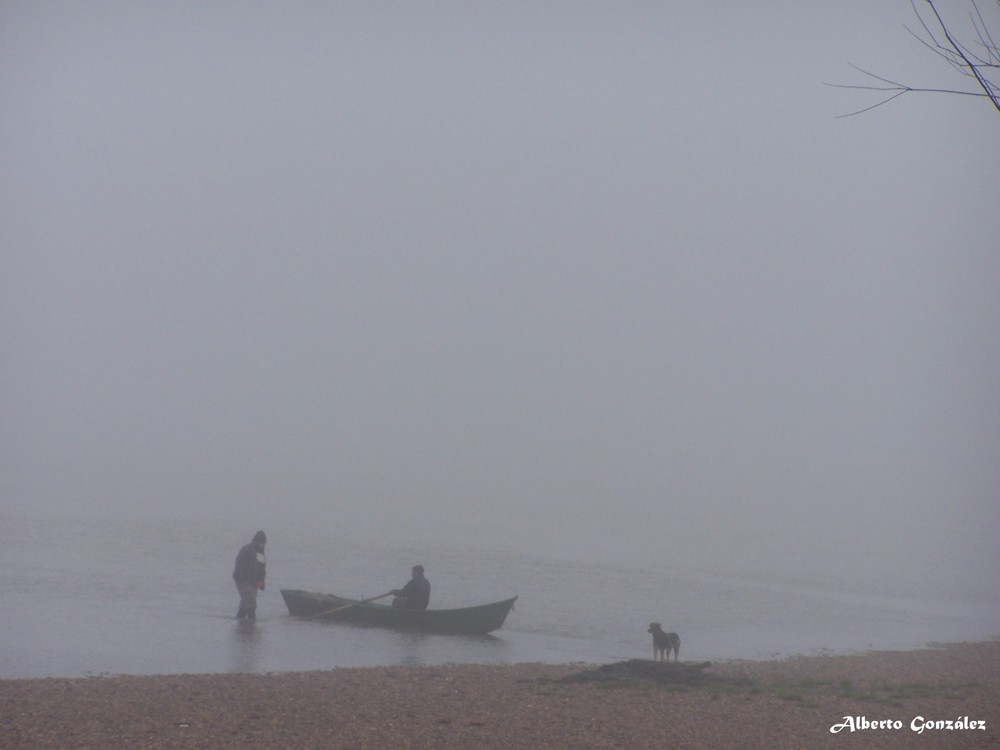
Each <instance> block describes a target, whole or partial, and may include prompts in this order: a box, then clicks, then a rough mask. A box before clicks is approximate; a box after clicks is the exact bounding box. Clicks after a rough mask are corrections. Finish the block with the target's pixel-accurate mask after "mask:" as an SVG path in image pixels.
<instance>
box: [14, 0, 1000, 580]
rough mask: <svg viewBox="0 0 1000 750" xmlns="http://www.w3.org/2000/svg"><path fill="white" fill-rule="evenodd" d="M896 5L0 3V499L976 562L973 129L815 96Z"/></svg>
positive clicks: (896, 71) (883, 562)
mask: <svg viewBox="0 0 1000 750" xmlns="http://www.w3.org/2000/svg"><path fill="white" fill-rule="evenodd" d="M685 6H686V7H685ZM941 6H942V8H943V9H944V10H946V11H948V12H950V13H951V14H952V15H953V16H956V15H957V16H959V17H961V16H963V15H964V14H965V12H966V11H965V7H966V6H965V5H964V4H963V3H958V2H944V1H943V2H942V3H941ZM985 10H986V11H988V12H989V13H990V14H991V17H992V19H993V21H994V22H996V21H997V16H998V15H1000V11H998V9H997V8H996V7H994V6H992V5H989V4H987V5H986V7H985ZM914 21H915V19H914V17H913V11H912V9H911V6H910V3H909V2H907V1H906V0H892V1H889V0H877V1H875V2H873V1H872V0H857V1H852V2H842V3H798V2H773V1H772V2H761V3H752V4H747V3H688V4H681V5H679V4H677V3H662V4H656V3H589V2H581V3H573V4H568V3H498V4H496V3H495V4H486V5H483V4H478V3H477V4H470V3H456V4H450V3H438V4H432V5H431V6H426V4H412V3H388V4H379V3H353V4H347V3H283V4H273V3H255V2H250V3H244V2H240V3H236V2H232V3H230V2H217V3H209V4H204V3H184V2H178V3H169V4H145V3H142V4H136V3H133V2H121V3H112V2H92V3H85V4H78V3H36V2H5V3H3V4H2V5H0V107H2V108H0V132H2V133H3V136H2V138H0V225H2V252H3V258H2V263H3V274H2V280H0V314H2V321H0V336H2V339H0V345H2V351H3V355H2V359H0V377H2V380H3V383H4V387H3V397H2V402H0V403H2V413H0V425H2V426H0V456H2V457H0V462H2V464H0V482H2V485H0V490H2V496H0V502H2V503H3V504H4V505H5V506H6V505H10V506H12V507H20V506H27V505H29V504H33V505H34V506H35V507H37V508H42V509H47V508H52V509H53V511H55V509H57V508H58V509H60V510H61V509H64V508H66V507H70V506H73V507H76V508H79V509H80V510H81V512H88V513H89V512H115V513H117V512H137V513H149V514H154V513H156V514H160V513H170V514H188V515H191V516H198V515H200V514H212V515H226V514H228V515H232V516H233V517H234V518H239V520H240V521H244V519H250V520H249V521H248V522H247V523H248V524H249V527H248V529H247V532H248V533H251V532H252V527H256V526H258V525H268V526H269V527H270V528H274V527H280V526H281V524H282V523H284V522H285V521H286V520H287V519H297V520H298V521H300V522H302V523H315V524H317V525H318V526H319V527H322V526H323V525H325V524H330V525H334V524H336V525H339V526H341V527H344V526H347V527H354V528H357V529H358V533H370V534H375V533H380V534H387V535H395V536H398V537H399V538H405V539H408V540H409V541H411V542H413V543H414V544H415V545H417V546H420V545H427V546H428V547H430V546H433V545H435V544H441V543H444V542H445V541H450V542H461V543H465V544H473V545H482V546H484V547H503V546H509V547H510V548H512V549H514V550H528V549H542V550H546V551H549V552H552V553H555V554H560V555H575V554H581V553H582V551H583V550H589V552H588V553H587V554H590V555H592V556H598V555H601V556H607V557H608V558H609V559H639V560H642V561H646V562H656V563H662V564H664V565H670V564H691V565H699V566H700V565H711V566H721V567H723V568H725V567H730V568H739V569H747V570H752V569H768V568H771V569H775V570H777V569H782V570H794V569H797V568H808V569H815V570H819V571H826V572H829V573H830V574H831V575H839V574H840V573H841V572H842V571H845V570H850V571H854V572H857V573H859V574H863V575H868V574H870V575H882V574H894V573H898V572H907V573H909V574H912V575H914V576H916V577H921V576H924V575H925V574H929V573H932V574H933V581H934V582H936V583H938V584H942V583H943V584H948V583H951V582H958V581H963V582H965V583H968V581H969V580H972V579H975V580H977V581H979V580H981V581H985V580H992V578H993V577H995V576H994V575H993V574H994V573H995V572H996V570H997V569H998V565H997V563H998V552H997V545H996V539H997V538H998V536H1000V503H998V488H1000V378H998V377H997V373H998V370H1000V345H998V344H1000V307H998V305H997V299H998V292H1000V242H998V237H1000V210H998V207H1000V179H998V170H997V167H998V164H1000V118H998V117H997V115H996V113H995V112H994V111H991V110H990V108H989V107H988V106H987V104H985V103H983V102H982V101H974V100H969V99H966V98H961V97H944V96H938V97H935V96H931V95H927V96H922V95H911V96H907V97H903V98H902V99H899V100H897V101H895V102H893V103H892V104H890V105H888V106H886V107H882V108H879V109H877V110H875V111H873V112H871V113H868V114H865V115H862V116H859V117H852V118H846V119H836V116H837V115H839V114H843V113H846V112H850V111H852V110H856V109H859V108H860V107H862V106H866V105H867V104H871V103H874V101H876V99H874V98H872V97H870V96H868V95H865V93H864V92H860V91H844V90H840V89H835V88H830V87H828V86H824V85H823V83H824V82H835V83H866V82H867V81H866V80H865V79H863V78H862V77H861V76H860V75H859V74H858V73H856V72H855V71H853V70H852V69H851V68H850V66H849V63H855V64H857V65H860V66H862V67H865V68H867V69H869V70H873V71H875V72H878V73H880V74H883V75H886V76H888V77H890V78H892V77H895V78H897V79H903V80H904V81H905V82H908V83H913V84H928V85H939V84H940V85H953V86H954V85H959V84H961V83H962V82H961V81H960V80H958V79H957V78H956V77H955V76H954V74H952V73H951V71H949V70H948V69H947V68H946V67H944V66H943V64H942V63H941V62H940V61H939V60H937V58H935V57H934V55H933V54H931V53H930V52H928V51H927V50H926V49H924V48H922V47H921V46H920V45H919V44H918V43H917V42H916V41H915V40H914V39H913V38H912V37H911V36H910V35H909V34H908V32H907V31H906V29H905V28H904V24H909V25H911V26H913V25H915V24H914ZM998 27H1000V24H995V25H994V27H993V28H994V29H997V28H998ZM258 519H259V522H258ZM929 580H930V579H929Z"/></svg>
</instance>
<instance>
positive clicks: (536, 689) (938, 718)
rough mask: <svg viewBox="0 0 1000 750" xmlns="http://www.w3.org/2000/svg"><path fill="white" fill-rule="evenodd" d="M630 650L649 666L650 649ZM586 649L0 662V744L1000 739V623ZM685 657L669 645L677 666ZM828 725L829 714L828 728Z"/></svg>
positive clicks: (917, 743) (813, 743)
mask: <svg viewBox="0 0 1000 750" xmlns="http://www.w3.org/2000/svg"><path fill="white" fill-rule="evenodd" d="M633 661H636V662H641V665H640V666H642V667H643V669H647V670H648V669H650V667H649V665H650V664H653V663H652V662H648V661H644V660H633ZM594 666H595V665H586V664H539V663H524V664H511V665H477V664H455V665H447V666H421V667H338V668H335V669H332V670H326V671H313V672H281V673H264V674H185V675H139V676H129V675H118V676H101V677H76V678H59V677H43V678H29V679H0V746H2V747H4V748H84V747H88V748H95V747H96V748H103V747H122V748H133V747H135V748H140V747H141V748H185V747H212V748H223V749H224V748H230V747H231V748H258V747H259V748H269V749H271V750H273V748H274V747H301V748H339V747H345V748H347V747H350V748H369V747H370V748H383V749H385V750H390V749H393V748H431V747H434V748H467V749H470V748H487V749H491V748H521V747H523V748H535V747H549V748H608V747H623V748H633V747H634V748H660V747H662V748H667V747H670V748H697V747H715V748H737V747H739V748H744V747H761V748H764V747H768V748H774V747H787V748H799V747H801V748H806V747H808V748H824V747H829V748H843V747H845V746H846V747H880V748H881V747H921V748H926V747H953V748H959V747H960V748H963V750H964V748H969V747H995V746H996V745H997V744H1000V640H992V641H983V642H974V643H954V644H930V645H929V646H928V648H926V649H919V650H912V651H869V652H863V653H857V654H841V655H821V656H792V657H787V658H783V659H780V660H772V661H747V660H734V661H726V662H717V663H713V664H711V665H710V666H707V665H693V666H695V667H697V668H698V669H699V670H703V674H704V675H705V676H706V678H707V679H706V681H705V682H704V683H698V684H677V683H672V682H671V681H670V680H668V681H667V682H666V683H654V682H650V681H647V680H643V679H607V680H597V681H595V680H588V679H581V674H582V673H585V672H587V671H588V670H589V671H593V668H594ZM654 666H655V665H654ZM691 666H692V665H690V664H689V663H687V662H682V663H681V665H680V667H679V668H678V669H680V668H687V667H691ZM657 669H659V670H660V672H663V669H662V665H660V667H657ZM668 669H673V668H668ZM682 671H683V669H682ZM566 678H570V679H569V680H567V679H566ZM671 679H672V678H671ZM918 720H919V721H918ZM915 721H918V723H919V727H918V728H919V729H920V731H917V728H914V726H913V722H915ZM956 721H957V722H958V723H959V724H961V722H962V721H964V722H965V724H963V725H961V726H959V725H958V724H956ZM920 722H922V723H920ZM928 722H930V724H929V725H928ZM936 722H940V723H941V724H942V726H940V727H939V726H938V724H937V723H936ZM947 722H951V727H950V728H946V727H945V726H944V724H945V723H947ZM978 722H984V723H985V729H979V728H978ZM872 724H874V726H872ZM836 725H840V726H841V729H840V730H838V731H836V732H834V731H831V728H832V727H834V726H836ZM845 743H846V744H845Z"/></svg>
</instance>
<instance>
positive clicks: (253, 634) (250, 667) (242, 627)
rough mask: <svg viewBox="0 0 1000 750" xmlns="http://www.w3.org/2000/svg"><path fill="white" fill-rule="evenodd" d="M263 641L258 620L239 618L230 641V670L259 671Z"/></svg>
mask: <svg viewBox="0 0 1000 750" xmlns="http://www.w3.org/2000/svg"><path fill="white" fill-rule="evenodd" d="M262 642H263V637H262V630H261V628H258V627H257V623H256V622H254V621H253V620H238V621H237V623H236V627H235V628H234V629H233V637H232V640H231V641H230V652H229V671H230V672H257V671H258V665H259V661H260V650H261V644H262Z"/></svg>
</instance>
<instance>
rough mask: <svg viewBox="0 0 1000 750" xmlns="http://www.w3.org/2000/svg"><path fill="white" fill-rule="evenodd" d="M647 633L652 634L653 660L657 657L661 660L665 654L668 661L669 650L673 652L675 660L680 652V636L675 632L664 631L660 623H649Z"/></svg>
mask: <svg viewBox="0 0 1000 750" xmlns="http://www.w3.org/2000/svg"><path fill="white" fill-rule="evenodd" d="M646 632H647V633H652V634H653V661H656V660H657V659H659V660H660V661H663V656H664V654H666V657H667V659H666V660H667V661H670V652H671V651H673V652H674V661H677V660H678V658H679V656H680V652H681V637H680V636H679V635H677V633H664V632H663V628H661V627H660V623H658V622H651V623H649V630H647V631H646Z"/></svg>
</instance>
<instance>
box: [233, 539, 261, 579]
mask: <svg viewBox="0 0 1000 750" xmlns="http://www.w3.org/2000/svg"><path fill="white" fill-rule="evenodd" d="M265 573H266V567H265V564H264V563H262V562H260V561H259V560H258V559H257V545H256V544H254V543H253V542H250V544H245V545H243V546H242V547H241V548H240V552H239V554H238V555H236V567H235V568H234V569H233V580H234V581H236V583H257V582H258V581H263V580H264V575H265Z"/></svg>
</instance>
